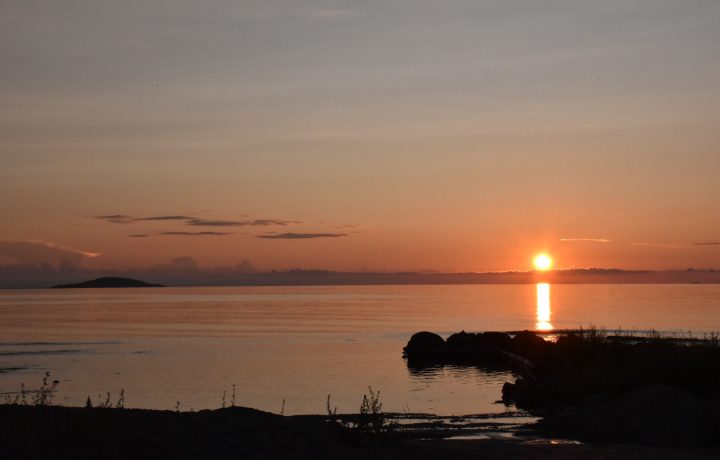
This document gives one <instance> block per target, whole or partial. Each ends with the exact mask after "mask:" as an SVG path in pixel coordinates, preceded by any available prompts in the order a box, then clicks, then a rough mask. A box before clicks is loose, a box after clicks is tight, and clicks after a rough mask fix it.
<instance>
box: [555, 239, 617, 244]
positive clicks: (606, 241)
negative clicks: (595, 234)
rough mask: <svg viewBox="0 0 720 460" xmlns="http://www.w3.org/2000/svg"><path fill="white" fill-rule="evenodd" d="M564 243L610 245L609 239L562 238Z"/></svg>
mask: <svg viewBox="0 0 720 460" xmlns="http://www.w3.org/2000/svg"><path fill="white" fill-rule="evenodd" d="M560 241H563V242H587V243H610V241H611V240H609V239H607V238H560Z"/></svg>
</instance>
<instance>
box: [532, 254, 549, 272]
mask: <svg viewBox="0 0 720 460" xmlns="http://www.w3.org/2000/svg"><path fill="white" fill-rule="evenodd" d="M552 264H553V260H552V257H550V256H549V255H547V254H545V253H542V254H538V255H536V256H535V258H534V259H533V265H534V266H535V270H539V271H545V270H550V268H551V267H552Z"/></svg>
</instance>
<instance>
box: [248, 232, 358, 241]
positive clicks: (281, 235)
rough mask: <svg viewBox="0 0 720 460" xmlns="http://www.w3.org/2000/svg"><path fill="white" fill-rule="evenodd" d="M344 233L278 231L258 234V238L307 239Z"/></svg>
mask: <svg viewBox="0 0 720 460" xmlns="http://www.w3.org/2000/svg"><path fill="white" fill-rule="evenodd" d="M343 236H347V234H345V233H278V234H276V235H258V238H263V239H268V240H308V239H313V238H340V237H343Z"/></svg>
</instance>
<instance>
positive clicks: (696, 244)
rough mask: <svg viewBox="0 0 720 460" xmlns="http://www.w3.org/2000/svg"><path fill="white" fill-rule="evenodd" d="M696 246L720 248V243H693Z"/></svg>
mask: <svg viewBox="0 0 720 460" xmlns="http://www.w3.org/2000/svg"><path fill="white" fill-rule="evenodd" d="M693 244H694V245H695V246H720V241H703V242H700V243H693Z"/></svg>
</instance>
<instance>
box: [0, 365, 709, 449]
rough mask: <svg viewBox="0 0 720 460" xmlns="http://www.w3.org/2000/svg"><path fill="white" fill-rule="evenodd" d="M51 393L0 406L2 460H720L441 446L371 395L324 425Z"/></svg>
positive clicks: (308, 419)
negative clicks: (80, 400)
mask: <svg viewBox="0 0 720 460" xmlns="http://www.w3.org/2000/svg"><path fill="white" fill-rule="evenodd" d="M57 389H58V381H56V380H51V379H50V375H49V374H46V375H45V377H44V379H43V381H42V384H41V385H40V387H39V388H38V389H36V390H28V389H26V388H25V386H24V385H23V386H22V388H21V391H20V392H18V393H17V394H9V395H7V397H6V398H5V404H2V405H0V458H1V459H6V458H7V459H43V460H46V459H50V458H52V459H74V460H75V459H77V460H84V459H101V460H102V459H152V460H156V459H270V458H273V459H274V458H279V459H331V458H332V459H336V458H344V459H366V458H373V459H414V460H423V459H428V460H429V459H432V460H438V459H454V458H484V459H506V458H525V459H574V458H584V459H588V460H595V459H605V458H616V459H636V458H646V459H658V460H663V459H683V458H698V459H706V458H717V452H716V451H715V450H713V449H712V448H708V447H691V448H682V449H679V448H674V447H651V446H640V445H608V444H603V445H595V444H594V445H576V444H559V445H558V444H556V443H550V442H546V441H545V442H543V441H537V440H535V441H533V440H528V441H521V440H516V441H499V440H493V441H488V440H484V441H483V440H478V441H454V440H443V439H442V438H443V437H445V436H447V435H446V434H442V433H440V434H438V433H439V431H441V430H436V429H435V428H434V427H435V426H436V424H433V423H430V424H428V425H429V426H427V427H425V429H416V430H409V431H403V430H399V429H398V426H399V425H398V424H397V423H395V421H389V420H391V419H393V418H394V417H398V416H399V414H386V413H384V412H383V410H382V403H381V401H380V392H379V391H375V390H373V389H372V388H370V387H369V388H368V393H367V394H365V395H363V399H362V403H361V406H360V410H359V413H357V414H342V415H341V414H337V409H336V408H333V406H332V402H331V397H330V395H328V398H327V401H326V411H327V416H325V415H304V416H283V415H282V414H281V415H276V414H271V413H268V412H262V411H259V410H255V409H249V408H244V407H234V397H233V398H232V399H230V404H229V407H224V408H222V409H217V410H202V411H198V412H194V411H192V410H191V411H190V412H180V411H179V405H180V403H179V402H178V404H177V406H176V410H174V411H170V410H167V411H157V410H140V409H126V408H125V405H124V401H125V392H124V391H123V390H120V392H119V394H118V396H117V399H115V398H113V397H111V394H110V393H107V394H106V395H105V396H102V395H98V400H97V402H96V403H95V404H93V403H92V402H91V400H90V398H89V397H88V403H87V404H86V406H85V407H84V408H81V407H60V406H53V405H52V402H53V395H54V394H55V393H56V392H57ZM233 393H234V392H233ZM15 396H17V397H15ZM226 397H227V395H224V397H223V405H225V404H227V402H228V401H227V400H226V399H225V398H226ZM417 415H419V414H405V416H406V417H407V418H410V419H412V418H415V417H417ZM460 430H461V428H460V427H452V428H450V429H449V430H446V431H455V432H456V433H457V432H459V431H460Z"/></svg>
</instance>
